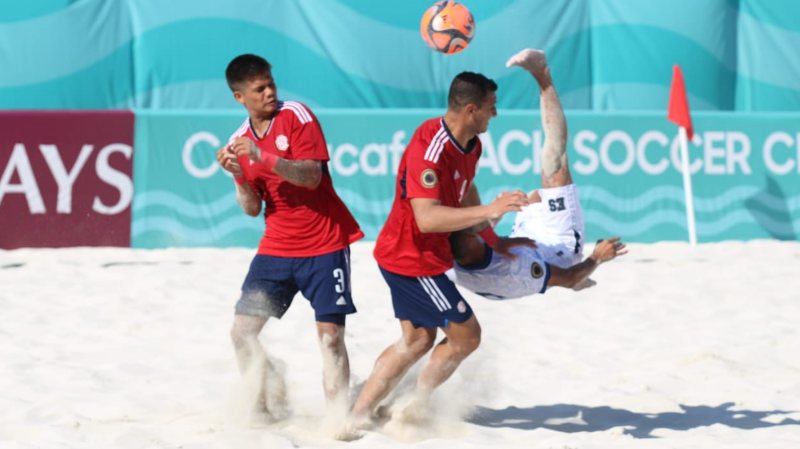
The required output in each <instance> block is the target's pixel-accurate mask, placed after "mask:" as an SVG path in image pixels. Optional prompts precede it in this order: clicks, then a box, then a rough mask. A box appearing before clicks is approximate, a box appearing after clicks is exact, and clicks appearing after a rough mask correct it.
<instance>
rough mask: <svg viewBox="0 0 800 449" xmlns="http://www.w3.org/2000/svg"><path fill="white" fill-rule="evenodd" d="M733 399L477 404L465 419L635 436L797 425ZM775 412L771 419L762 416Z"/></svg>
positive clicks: (485, 423) (482, 423) (488, 424)
mask: <svg viewBox="0 0 800 449" xmlns="http://www.w3.org/2000/svg"><path fill="white" fill-rule="evenodd" d="M733 406H734V403H733V402H726V403H724V404H721V405H718V406H716V407H711V406H705V405H700V406H684V405H681V409H682V411H681V412H665V413H635V412H631V411H628V410H624V409H618V408H611V407H586V406H582V405H572V404H555V405H539V406H535V407H528V408H517V407H508V408H506V409H502V410H494V409H490V408H486V407H478V408H477V410H476V411H475V412H474V413H473V414H472V416H471V417H469V418H468V419H467V421H468V422H471V423H473V424H476V425H479V426H486V427H510V428H514V429H523V430H531V429H539V428H544V429H551V430H556V431H559V432H568V433H573V432H598V431H604V430H608V429H611V428H614V427H623V428H624V429H625V433H626V434H628V435H632V436H634V437H636V438H656V437H655V436H653V435H651V433H652V431H653V430H654V429H670V430H688V429H693V428H695V427H704V426H711V425H714V424H723V425H726V426H728V427H734V428H737V429H759V428H765V427H774V426H787V425H795V426H800V420H797V419H790V418H788V417H782V416H780V415H786V414H789V413H795V412H786V411H780V410H772V411H755V410H731V408H732V407H733ZM773 415H778V416H775V418H773V419H772V420H773V421H774V422H768V421H764V418H766V417H770V416H773Z"/></svg>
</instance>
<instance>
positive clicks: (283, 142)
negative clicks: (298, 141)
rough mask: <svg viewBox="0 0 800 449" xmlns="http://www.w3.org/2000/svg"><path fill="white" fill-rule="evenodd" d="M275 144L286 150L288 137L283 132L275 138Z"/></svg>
mask: <svg viewBox="0 0 800 449" xmlns="http://www.w3.org/2000/svg"><path fill="white" fill-rule="evenodd" d="M275 146H276V147H278V149H279V150H281V151H286V150H287V149H288V148H289V138H288V137H286V136H284V135H283V134H281V135H279V136H278V137H276V138H275Z"/></svg>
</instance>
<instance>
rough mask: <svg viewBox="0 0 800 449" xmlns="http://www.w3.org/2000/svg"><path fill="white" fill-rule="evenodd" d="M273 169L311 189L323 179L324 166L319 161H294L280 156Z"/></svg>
mask: <svg viewBox="0 0 800 449" xmlns="http://www.w3.org/2000/svg"><path fill="white" fill-rule="evenodd" d="M273 170H274V171H275V173H277V174H278V175H280V176H281V177H282V178H283V179H285V180H286V181H288V182H290V183H292V184H294V185H297V186H301V187H307V188H310V189H313V188H316V187H317V186H318V185H319V183H320V181H321V180H322V167H321V163H320V162H319V161H312V160H299V161H292V160H288V159H283V158H278V161H277V162H276V163H275V168H274V169H273Z"/></svg>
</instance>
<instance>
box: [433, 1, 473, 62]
mask: <svg viewBox="0 0 800 449" xmlns="http://www.w3.org/2000/svg"><path fill="white" fill-rule="evenodd" d="M419 32H420V34H421V35H422V40H424V41H425V43H426V44H428V47H431V48H432V49H434V50H436V51H438V52H442V53H445V54H448V55H452V54H454V53H458V52H460V51H461V50H463V49H465V48H467V45H469V42H470V41H471V40H472V36H474V35H475V19H473V18H472V13H470V12H469V10H468V9H467V7H466V6H464V5H462V4H461V3H458V2H453V1H449V0H446V1H440V2H436V3H434V4H433V6H431V7H430V8H428V9H427V11H425V14H423V15H422V21H420V23H419Z"/></svg>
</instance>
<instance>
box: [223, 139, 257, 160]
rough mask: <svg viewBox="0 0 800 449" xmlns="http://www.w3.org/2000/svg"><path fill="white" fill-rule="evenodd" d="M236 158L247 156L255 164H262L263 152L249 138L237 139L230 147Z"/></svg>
mask: <svg viewBox="0 0 800 449" xmlns="http://www.w3.org/2000/svg"><path fill="white" fill-rule="evenodd" d="M228 146H229V147H230V148H231V150H233V153H234V154H235V155H236V157H242V156H245V157H247V158H249V159H250V160H251V161H254V162H261V150H260V149H259V148H258V147H257V146H256V143H255V142H253V141H252V140H250V138H248V137H237V138H236V139H234V141H233V142H231V144H230V145H228Z"/></svg>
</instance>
